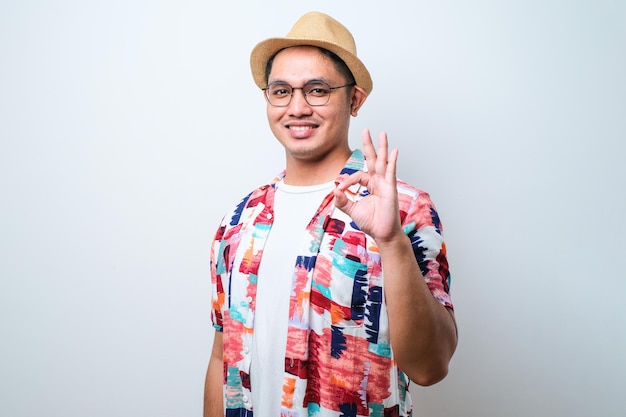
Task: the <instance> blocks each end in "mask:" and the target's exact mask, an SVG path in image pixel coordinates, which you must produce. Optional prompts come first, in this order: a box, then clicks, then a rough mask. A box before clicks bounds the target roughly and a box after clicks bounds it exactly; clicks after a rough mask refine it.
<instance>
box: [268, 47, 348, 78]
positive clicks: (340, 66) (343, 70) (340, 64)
mask: <svg viewBox="0 0 626 417" xmlns="http://www.w3.org/2000/svg"><path fill="white" fill-rule="evenodd" d="M303 46H306V45H303ZM314 48H317V49H318V50H319V51H320V52H321V53H322V54H323V55H324V56H326V57H328V58H330V60H331V61H332V62H333V64H335V68H336V69H337V71H339V73H340V74H341V75H343V77H344V78H345V79H346V84H356V81H355V80H354V75H352V71H350V68H348V66H347V65H346V63H345V62H344V61H343V59H341V58H339V56H338V55H337V54H335V53H334V52H331V51H329V50H328V49H324V48H321V47H319V46H314ZM284 49H286V48H283V49H281V50H279V51H278V52H280V51H283V50H284ZM278 52H276V53H275V54H274V55H272V57H271V58H270V59H268V60H267V65H266V66H265V82H267V80H269V78H270V72H272V65H273V64H274V58H275V57H276V55H278Z"/></svg>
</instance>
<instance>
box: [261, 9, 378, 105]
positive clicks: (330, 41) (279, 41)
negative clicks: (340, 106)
mask: <svg viewBox="0 0 626 417" xmlns="http://www.w3.org/2000/svg"><path fill="white" fill-rule="evenodd" d="M309 45H310V46H318V47H321V48H324V49H328V50H329V51H331V52H333V53H335V54H336V55H337V56H338V57H339V58H341V59H342V60H343V61H344V62H345V63H346V65H347V66H348V68H350V71H352V75H354V79H355V80H356V84H357V85H358V86H359V87H361V88H362V89H363V90H365V92H366V93H367V94H369V93H370V92H371V91H372V87H373V85H372V78H371V77H370V74H369V72H368V71H367V68H365V65H363V63H362V62H361V60H360V59H359V58H357V56H356V44H355V43H354V38H353V37H352V34H351V33H350V31H348V29H347V28H346V27H345V26H344V25H342V24H341V23H339V22H338V21H336V20H335V19H333V18H332V17H330V16H328V15H327V14H324V13H320V12H309V13H307V14H305V15H304V16H302V17H301V18H300V19H298V21H297V22H296V23H295V24H294V25H293V27H292V28H291V30H290V31H289V33H288V34H287V36H286V37H284V38H269V39H266V40H264V41H262V42H259V43H258V44H257V45H256V46H255V47H254V49H253V50H252V53H251V54H250V68H251V69H252V78H254V82H255V83H256V85H258V86H259V88H265V87H266V86H267V80H266V78H265V69H266V67H267V61H269V59H270V58H271V57H273V56H274V55H275V54H276V53H277V52H278V51H280V50H281V49H284V48H288V47H290V46H309Z"/></svg>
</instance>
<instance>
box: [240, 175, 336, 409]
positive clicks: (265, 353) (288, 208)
mask: <svg viewBox="0 0 626 417" xmlns="http://www.w3.org/2000/svg"><path fill="white" fill-rule="evenodd" d="M276 187H277V189H276V194H275V197H274V224H273V225H272V229H271V231H270V234H269V236H268V239H267V242H266V244H265V247H264V248H263V257H262V258H261V264H260V265H259V276H258V283H257V290H256V291H257V294H256V308H255V314H254V338H253V341H252V362H251V365H250V384H251V388H252V401H253V402H252V403H253V404H254V414H255V415H258V416H270V417H271V416H279V415H280V407H281V405H280V404H281V394H282V385H283V376H284V371H285V349H286V343H287V324H288V318H289V296H290V293H291V280H292V276H293V272H294V267H295V262H296V257H297V256H298V254H300V253H302V252H303V251H302V250H301V249H300V248H301V247H302V244H307V242H306V241H304V240H303V239H305V234H304V233H303V232H304V230H305V229H306V227H307V225H308V224H309V222H310V221H311V219H312V218H313V216H314V215H315V211H316V210H317V209H318V207H319V205H320V204H321V202H322V200H323V199H324V197H326V196H327V195H328V193H330V192H331V190H332V189H333V188H334V187H335V183H334V181H331V182H328V183H325V184H319V185H312V186H293V185H287V184H285V183H283V182H282V181H280V182H279V183H277V184H276Z"/></svg>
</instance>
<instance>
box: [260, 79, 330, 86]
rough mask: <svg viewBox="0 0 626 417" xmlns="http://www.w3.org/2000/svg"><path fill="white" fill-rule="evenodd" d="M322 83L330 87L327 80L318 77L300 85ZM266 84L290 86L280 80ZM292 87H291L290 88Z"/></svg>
mask: <svg viewBox="0 0 626 417" xmlns="http://www.w3.org/2000/svg"><path fill="white" fill-rule="evenodd" d="M320 82H322V83H324V84H328V85H330V81H329V80H327V79H326V78H323V77H320V78H311V79H310V80H306V81H305V82H304V83H303V84H302V85H307V84H314V83H320ZM268 84H285V85H289V86H291V84H289V83H288V82H287V81H284V80H281V79H276V80H273V81H272V82H269V83H268ZM292 87H293V86H292ZM296 88H297V87H296Z"/></svg>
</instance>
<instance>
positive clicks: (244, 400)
mask: <svg viewBox="0 0 626 417" xmlns="http://www.w3.org/2000/svg"><path fill="white" fill-rule="evenodd" d="M242 400H243V402H244V403H247V402H248V397H246V396H245V395H244V396H243V398H242Z"/></svg>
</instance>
